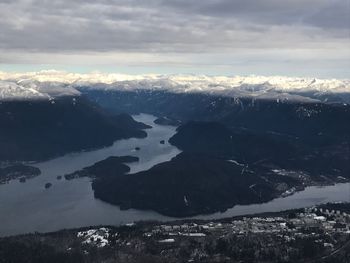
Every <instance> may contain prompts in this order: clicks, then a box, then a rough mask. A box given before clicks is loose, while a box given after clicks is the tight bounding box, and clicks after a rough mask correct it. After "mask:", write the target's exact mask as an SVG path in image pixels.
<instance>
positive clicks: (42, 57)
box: [0, 0, 350, 67]
mask: <svg viewBox="0 0 350 263" xmlns="http://www.w3.org/2000/svg"><path fill="white" fill-rule="evenodd" d="M349 5H350V1H349V0H286V1H280V0H264V1H262V0H250V1H238V0H201V1H197V0H196V1H195V0H149V1H141V0H102V1H92V0H85V1H83V0H70V1H68V0H51V1H49V0H12V1H9V0H2V1H1V2H0V16H1V20H0V51H1V55H0V63H3V64H9V63H19V64H21V63H41V64H49V63H55V61H54V59H53V58H55V56H70V57H71V59H70V60H71V61H68V62H66V63H70V62H72V63H77V62H76V61H74V59H72V56H81V57H84V58H83V60H84V59H90V60H93V61H92V62H91V63H92V64H93V63H95V61H94V60H97V62H96V63H98V60H99V59H100V60H101V59H105V63H110V64H112V65H115V64H117V63H118V62H119V63H120V64H123V63H125V64H127V65H129V64H137V56H135V55H132V56H134V58H130V56H129V55H130V54H140V59H139V60H140V61H139V64H142V65H143V66H147V63H150V64H152V65H155V66H160V65H159V64H160V63H167V62H168V63H180V64H182V65H185V64H186V63H194V65H195V64H196V63H198V64H200V63H201V60H203V61H204V62H205V63H207V64H210V65H217V64H220V65H224V64H225V63H224V62H222V61H220V60H219V62H218V58H217V57H216V56H215V54H218V53H220V54H228V55H229V56H231V60H232V59H234V57H235V56H236V55H237V54H238V55H241V56H243V55H244V54H247V56H249V54H251V53H252V52H256V53H259V52H260V53H261V54H264V52H265V51H266V50H267V52H268V53H269V52H273V51H276V52H277V53H278V52H279V53H281V52H282V53H284V54H285V55H286V54H287V53H290V52H293V50H297V52H299V53H300V52H303V53H305V54H311V56H312V59H316V58H319V59H321V60H323V62H322V63H329V60H331V59H332V57H333V56H336V57H337V56H340V57H341V59H342V60H344V61H345V60H348V59H349V57H350V55H349V47H348V45H349V27H350V25H349V24H350V20H349V17H350V15H349V10H350V9H349ZM203 53H204V54H205V55H201V54H203ZM320 53H322V54H321V56H319V54H320ZM28 54H37V55H38V58H37V56H35V55H32V56H31V57H30V58H29V59H28ZM106 54H107V56H106ZM167 57H168V58H169V57H170V58H172V59H170V61H169V59H168V60H167V59H166V58H167ZM176 57H178V58H177V59H175V58H176ZM193 57H195V58H194V59H193ZM262 57H263V59H268V57H264V56H262ZM61 59H62V60H63V58H61ZM246 59H247V58H246V57H244V56H243V58H242V60H241V61H245V60H246ZM116 60H117V62H116ZM125 60H127V61H126V62H125ZM193 60H194V62H193ZM338 60H340V59H339V58H337V61H338ZM196 61H197V62H196ZM327 61H328V62H327ZM248 62H249V61H248ZM78 64H79V63H78ZM139 64H137V65H139ZM226 64H227V63H226ZM329 67H330V64H329Z"/></svg>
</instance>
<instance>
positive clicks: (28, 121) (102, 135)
mask: <svg viewBox="0 0 350 263" xmlns="http://www.w3.org/2000/svg"><path fill="white" fill-rule="evenodd" d="M144 128H147V127H146V126H145V125H143V124H141V123H137V122H135V121H134V120H133V119H132V118H131V116H129V115H126V114H123V115H115V116H111V115H109V114H107V113H106V112H104V111H103V110H101V108H100V107H98V106H97V105H94V104H92V103H90V102H89V101H87V100H86V99H85V98H83V97H71V96H64V97H60V98H56V99H55V100H20V101H3V102H1V103H0V160H2V161H4V160H25V161H33V160H42V159H47V158H51V157H55V156H58V155H62V154H65V153H68V152H73V151H80V150H86V149H92V148H96V147H102V146H107V145H111V144H112V143H113V142H114V141H115V140H117V139H122V138H130V137H145V136H146V133H145V132H144V131H142V129H144Z"/></svg>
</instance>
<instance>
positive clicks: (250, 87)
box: [0, 70, 350, 102]
mask: <svg viewBox="0 0 350 263" xmlns="http://www.w3.org/2000/svg"><path fill="white" fill-rule="evenodd" d="M0 80H3V81H2V82H1V83H0V85H1V86H0V89H1V92H0V98H1V99H9V98H19V97H23V98H35V97H36V98H39V97H40V98H41V97H55V96H63V95H74V96H76V95H79V91H78V90H77V89H97V90H127V91H132V90H140V89H143V90H164V91H169V92H175V93H208V94H218V95H224V96H230V97H253V98H257V99H259V98H260V99H276V100H293V101H294V100H296V101H315V100H316V101H319V100H321V101H336V102H350V96H349V94H350V80H349V79H343V80H340V79H315V78H292V77H282V76H273V77H265V76H247V77H242V76H234V77H224V76H204V75H125V74H103V73H90V74H76V73H67V72H61V71H53V70H49V71H40V72H30V73H6V72H0ZM4 81H5V82H4ZM10 87H16V88H10Z"/></svg>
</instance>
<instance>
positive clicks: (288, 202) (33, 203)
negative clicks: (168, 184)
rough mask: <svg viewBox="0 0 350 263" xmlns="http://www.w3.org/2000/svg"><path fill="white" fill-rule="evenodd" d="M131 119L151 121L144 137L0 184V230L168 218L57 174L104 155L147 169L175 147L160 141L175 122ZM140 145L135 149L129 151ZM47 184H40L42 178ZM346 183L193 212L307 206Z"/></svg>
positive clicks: (337, 193) (343, 196)
mask: <svg viewBox="0 0 350 263" xmlns="http://www.w3.org/2000/svg"><path fill="white" fill-rule="evenodd" d="M134 118H135V119H136V120H137V121H141V122H144V123H146V124H149V125H151V126H153V128H152V129H149V130H146V131H147V134H148V136H147V138H143V139H127V140H120V141H117V142H115V143H114V144H113V145H112V146H110V147H106V148H102V149H98V150H94V151H87V152H80V153H73V154H68V155H65V156H63V157H59V158H56V159H53V160H50V161H46V162H42V163H37V164H35V166H36V167H38V168H40V170H41V172H42V174H41V175H40V176H38V177H35V178H33V179H30V180H27V182H26V183H19V182H18V181H17V180H13V181H11V182H10V183H9V184H6V185H0V222H1V223H0V236H6V235H15V234H22V233H28V232H34V231H38V232H48V231H55V230H59V229H64V228H75V227H83V226H91V225H119V224H125V223H130V222H133V221H139V220H151V219H152V220H160V221H166V220H172V219H173V218H170V217H166V216H162V215H160V214H158V213H155V212H152V211H140V210H134V209H130V210H127V211H121V210H120V209H119V207H117V206H113V205H110V204H107V203H105V202H102V201H100V200H98V199H95V198H94V195H93V191H92V189H91V181H90V179H88V178H80V179H75V180H71V181H66V180H64V179H62V180H57V179H56V177H57V176H58V175H64V174H66V173H71V172H74V171H76V170H79V169H82V168H84V167H86V166H89V165H92V164H94V163H95V162H98V161H101V160H103V159H105V158H107V157H109V156H123V155H133V156H137V157H139V158H140V161H139V162H137V163H132V164H129V166H130V168H131V173H134V172H138V171H142V170H147V169H149V168H151V167H152V166H154V165H155V164H158V163H161V162H164V161H167V160H170V159H171V158H173V157H174V156H176V155H177V154H179V153H180V151H179V150H178V149H177V148H176V147H174V146H171V145H170V144H168V143H166V144H164V145H163V144H160V140H166V141H167V140H168V139H169V138H170V137H171V136H173V135H174V134H175V132H176V127H173V126H161V125H157V124H154V123H153V121H154V120H155V117H154V116H151V115H147V114H140V115H136V116H134ZM135 147H140V148H141V150H140V151H135V150H134V149H135ZM48 182H50V183H52V187H51V188H49V189H45V188H44V185H45V184H46V183H48ZM349 198H350V184H337V185H335V186H327V187H322V188H319V187H309V188H307V189H306V190H305V191H303V192H299V193H297V194H295V195H293V196H289V197H287V198H278V199H275V200H273V201H271V202H268V203H265V204H261V205H247V206H235V207H234V208H232V209H229V210H227V211H226V212H225V213H215V214H212V215H205V216H197V217H196V218H201V219H217V218H222V217H228V216H235V215H242V214H251V213H258V212H267V211H280V210H284V209H291V208H299V207H305V206H311V205H314V204H319V203H324V202H334V201H349Z"/></svg>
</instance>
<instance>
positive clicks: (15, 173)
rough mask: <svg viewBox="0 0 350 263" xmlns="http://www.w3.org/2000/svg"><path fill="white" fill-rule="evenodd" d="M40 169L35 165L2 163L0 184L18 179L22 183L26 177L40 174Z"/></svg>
mask: <svg viewBox="0 0 350 263" xmlns="http://www.w3.org/2000/svg"><path fill="white" fill-rule="evenodd" d="M40 173H41V171H40V169H39V168H37V167H33V166H30V165H25V164H21V163H17V164H2V165H1V166H0V184H5V183H7V182H9V181H10V180H14V179H19V180H20V182H22V183H24V182H25V181H26V179H30V178H33V177H35V176H38V175H40Z"/></svg>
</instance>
